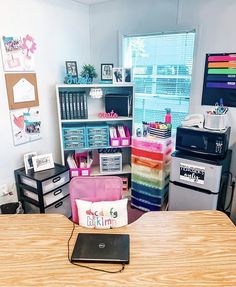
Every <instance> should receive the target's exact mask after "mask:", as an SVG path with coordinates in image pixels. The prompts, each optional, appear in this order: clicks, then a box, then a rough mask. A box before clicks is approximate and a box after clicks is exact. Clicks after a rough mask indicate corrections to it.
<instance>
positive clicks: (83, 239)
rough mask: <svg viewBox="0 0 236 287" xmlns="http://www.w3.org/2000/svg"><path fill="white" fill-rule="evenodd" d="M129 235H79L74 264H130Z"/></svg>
mask: <svg viewBox="0 0 236 287" xmlns="http://www.w3.org/2000/svg"><path fill="white" fill-rule="evenodd" d="M129 247H130V240H129V234H108V233H107V234H103V233H79V234H78V237H77V239H76V242H75V246H74V250H73V253H72V257H71V260H72V261H73V262H104V263H105V262H107V263H126V264H128V263H129Z"/></svg>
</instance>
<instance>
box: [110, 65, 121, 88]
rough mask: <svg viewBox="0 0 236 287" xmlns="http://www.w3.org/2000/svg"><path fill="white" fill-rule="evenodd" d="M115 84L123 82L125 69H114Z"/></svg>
mask: <svg viewBox="0 0 236 287" xmlns="http://www.w3.org/2000/svg"><path fill="white" fill-rule="evenodd" d="M112 72H113V73H112V74H113V84H121V83H122V82H123V68H120V67H115V68H113V69H112Z"/></svg>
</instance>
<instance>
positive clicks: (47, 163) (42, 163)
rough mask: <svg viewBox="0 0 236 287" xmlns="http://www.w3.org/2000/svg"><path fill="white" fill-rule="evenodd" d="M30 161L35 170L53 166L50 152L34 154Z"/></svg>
mask: <svg viewBox="0 0 236 287" xmlns="http://www.w3.org/2000/svg"><path fill="white" fill-rule="evenodd" d="M32 161H33V167H34V171H35V172H37V171H42V170H46V169H50V168H54V161H53V157H52V154H51V153H49V154H42V155H38V156H34V157H33V158H32Z"/></svg>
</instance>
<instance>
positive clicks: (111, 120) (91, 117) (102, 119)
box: [61, 115, 133, 123]
mask: <svg viewBox="0 0 236 287" xmlns="http://www.w3.org/2000/svg"><path fill="white" fill-rule="evenodd" d="M114 121H116V122H119V121H121V122H124V121H133V117H121V116H120V117H118V118H99V117H98V116H96V115H92V116H91V115H90V116H89V118H88V119H73V120H61V122H62V123H81V122H82V123H84V122H114Z"/></svg>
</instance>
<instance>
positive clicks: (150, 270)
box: [0, 211, 236, 287]
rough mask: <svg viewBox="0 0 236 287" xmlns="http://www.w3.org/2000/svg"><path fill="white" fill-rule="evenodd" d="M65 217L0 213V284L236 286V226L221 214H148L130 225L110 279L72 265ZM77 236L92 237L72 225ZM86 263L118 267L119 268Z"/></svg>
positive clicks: (69, 231)
mask: <svg viewBox="0 0 236 287" xmlns="http://www.w3.org/2000/svg"><path fill="white" fill-rule="evenodd" d="M71 229H72V223H71V222H70V221H69V220H68V219H67V218H66V217H64V216H63V215H57V214H52V215H45V214H37V215H31V214H25V215H0V286H11V287H12V286H24V287H25V286H37V287H41V286H57V287H58V286H63V287H64V286H66V287H67V286H86V287H92V286H95V287H98V286H114V287H117V286H118V287H119V286H142V287H146V286H170V287H175V286H179V287H185V286H186V287H190V286H196V287H200V286H204V287H206V286H211V287H213V286H214V287H215V286H224V287H226V286H233V287H235V286H236V229H235V226H234V225H233V224H232V223H231V221H230V220H229V219H228V218H227V217H226V215H224V214H223V213H221V212H218V211H209V212H204V211H195V212H171V211H168V212H150V213H147V214H145V215H143V216H142V217H141V218H140V219H138V220H137V221H136V222H134V223H132V224H131V225H129V226H126V227H123V228H118V229H113V230H105V231H104V230H103V231H98V230H96V232H110V233H129V234H130V237H131V257H130V264H129V265H127V266H126V268H125V270H124V271H123V272H122V273H118V274H107V273H101V272H96V271H91V270H87V269H84V268H80V267H77V266H74V265H71V264H70V263H69V262H68V260H67V240H68V237H69V235H70V233H71ZM78 232H94V230H90V229H84V228H81V227H79V226H76V229H75V232H74V236H73V238H72V241H71V244H70V246H71V251H72V248H73V245H74V241H75V239H76V237H77V234H78ZM91 266H95V267H100V268H106V269H108V270H117V269H119V268H120V265H116V264H108V265H102V264H98V265H96V264H91Z"/></svg>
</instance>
